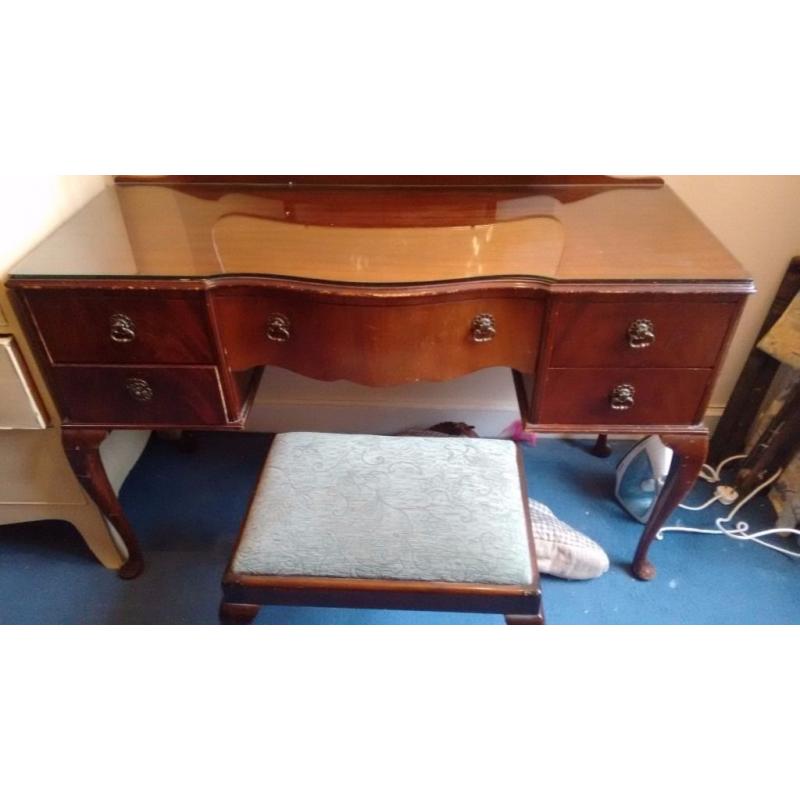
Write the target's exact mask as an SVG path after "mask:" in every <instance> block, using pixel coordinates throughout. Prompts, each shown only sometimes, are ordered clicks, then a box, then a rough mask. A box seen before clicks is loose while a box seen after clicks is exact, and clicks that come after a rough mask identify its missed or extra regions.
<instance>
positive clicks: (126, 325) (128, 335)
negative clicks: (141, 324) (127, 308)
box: [111, 314, 136, 344]
mask: <svg viewBox="0 0 800 800" xmlns="http://www.w3.org/2000/svg"><path fill="white" fill-rule="evenodd" d="M135 338H136V326H135V325H134V324H133V320H132V319H131V318H130V317H128V316H126V315H125V314H112V315H111V341H112V342H120V343H121V344H127V343H128V342H132V341H133V340H134V339H135Z"/></svg>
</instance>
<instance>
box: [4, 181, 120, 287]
mask: <svg viewBox="0 0 800 800" xmlns="http://www.w3.org/2000/svg"><path fill="white" fill-rule="evenodd" d="M106 182H107V178H106V176H104V175H2V176H0V220H2V224H0V275H3V274H4V273H5V272H7V271H8V269H9V267H11V266H13V264H14V263H15V262H16V261H18V260H19V259H20V258H21V257H22V256H24V255H25V253H27V252H28V251H29V250H30V249H31V248H33V247H34V246H35V245H37V244H38V243H39V242H40V241H42V239H44V238H45V237H46V236H47V235H48V234H49V233H50V232H51V231H53V230H54V229H55V228H57V227H58V226H59V225H60V224H61V223H62V222H64V221H65V220H66V219H68V218H69V217H71V216H72V215H73V214H74V213H75V212H76V211H77V210H78V209H79V208H80V207H81V206H83V205H85V204H86V203H87V202H89V200H91V199H92V197H94V196H95V195H96V194H97V193H98V192H100V191H101V190H102V189H103V187H104V186H105V185H106Z"/></svg>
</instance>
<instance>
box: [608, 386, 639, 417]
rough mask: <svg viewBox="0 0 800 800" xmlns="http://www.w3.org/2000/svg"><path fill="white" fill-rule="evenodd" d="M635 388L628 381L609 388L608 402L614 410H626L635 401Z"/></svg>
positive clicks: (631, 406)
mask: <svg viewBox="0 0 800 800" xmlns="http://www.w3.org/2000/svg"><path fill="white" fill-rule="evenodd" d="M635 398H636V389H634V388H633V386H631V385H630V384H629V383H620V384H619V385H618V386H615V387H614V388H613V389H612V390H611V395H610V397H609V402H610V403H611V408H613V409H614V411H627V410H628V409H629V408H633V405H634V403H635V402H636V399H635Z"/></svg>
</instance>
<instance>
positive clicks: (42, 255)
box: [7, 176, 753, 579]
mask: <svg viewBox="0 0 800 800" xmlns="http://www.w3.org/2000/svg"><path fill="white" fill-rule="evenodd" d="M7 286H8V289H9V291H10V292H11V294H12V297H13V299H14V302H15V306H16V308H17V311H18V313H19V316H20V318H21V319H22V321H23V324H24V325H25V328H26V332H27V336H28V338H29V340H30V344H31V346H32V348H33V350H34V352H35V353H36V357H37V360H38V361H39V365H40V367H41V369H42V371H43V373H44V375H45V377H46V380H47V381H48V384H49V387H50V389H51V391H52V394H53V397H54V398H55V400H56V403H57V404H58V407H59V411H60V414H61V416H62V424H63V428H62V431H63V433H62V435H63V442H64V447H65V450H66V453H67V455H68V458H69V461H70V464H71V465H72V468H73V470H74V471H75V474H76V476H77V477H78V479H79V480H80V481H81V483H82V485H83V486H84V487H85V489H86V490H87V492H88V493H89V495H90V496H91V497H92V498H93V499H94V501H95V502H96V503H97V505H98V507H99V508H100V509H101V510H102V511H103V513H104V514H105V515H106V516H107V517H108V519H109V520H110V521H111V522H112V523H113V524H114V526H115V527H116V529H117V530H118V531H119V533H120V535H121V536H122V537H123V539H124V541H125V543H126V545H127V548H128V552H129V560H128V562H127V563H126V564H125V565H124V566H123V567H122V568H121V569H120V575H121V576H122V577H128V578H130V577H135V576H136V575H138V574H139V572H140V571H141V569H142V566H143V560H142V554H141V550H140V548H139V545H138V543H137V539H136V536H135V533H134V531H133V530H132V528H131V526H130V524H129V522H128V521H127V520H126V518H125V515H124V512H123V510H122V509H121V507H120V504H119V502H118V499H117V497H116V495H115V493H114V491H113V489H112V487H111V484H110V482H109V480H108V478H107V476H106V474H105V471H104V468H103V464H102V461H101V460H100V457H99V452H98V448H99V445H100V443H101V442H102V441H103V439H104V438H105V437H106V436H107V435H108V433H109V431H111V430H114V429H159V428H171V429H174V428H179V429H209V430H241V429H242V428H243V427H244V424H245V420H246V418H247V413H248V408H249V403H250V401H251V399H252V397H253V393H254V391H255V389H256V388H257V385H258V381H259V377H260V374H261V368H262V367H263V366H265V365H274V366H280V367H284V368H287V369H290V370H293V371H296V372H298V373H300V374H303V375H306V376H308V377H312V378H317V379H321V380H326V381H330V380H337V379H347V380H350V381H354V382H357V383H360V384H364V385H367V386H390V385H396V384H401V383H407V382H412V381H442V380H447V379H450V378H455V377H458V376H461V375H465V374H467V373H470V372H473V371H475V370H479V369H483V368H486V367H498V366H502V367H507V368H509V369H511V370H513V373H514V377H515V383H516V386H517V393H518V398H519V404H520V414H521V417H522V419H523V421H524V422H525V425H526V427H527V428H528V429H530V430H533V431H539V432H548V433H594V434H599V433H602V434H606V433H610V434H636V435H646V434H653V433H655V434H658V435H660V436H661V438H662V439H663V440H664V442H665V443H666V444H667V445H668V446H669V447H671V448H672V449H673V450H674V453H675V457H674V459H673V468H672V472H671V474H670V477H669V479H668V482H667V485H666V486H665V488H664V490H663V492H662V493H661V495H660V497H659V499H658V501H657V504H656V507H655V509H654V511H653V514H652V516H651V518H650V522H649V523H648V525H647V526H646V527H645V529H644V531H643V534H642V537H641V540H640V542H639V546H638V549H637V551H636V554H635V556H634V560H633V572H634V574H635V575H636V576H637V577H639V578H641V579H649V578H652V577H653V575H654V574H655V570H654V568H653V566H652V565H651V564H650V562H649V561H648V559H647V552H648V548H649V546H650V544H651V542H652V540H653V538H654V537H655V534H656V533H657V532H658V530H659V528H660V527H661V526H662V525H663V524H664V521H665V520H666V518H667V517H668V516H669V514H670V513H671V512H672V511H673V509H674V508H675V507H676V505H677V504H678V503H679V502H680V501H681V499H682V498H683V497H684V495H685V494H686V492H687V491H688V489H689V488H690V486H691V485H692V483H693V482H694V480H695V479H696V477H697V474H698V472H699V469H700V466H701V465H702V463H703V461H704V460H705V457H706V453H707V446H708V432H707V430H706V428H705V427H704V426H703V415H704V412H705V409H706V406H707V403H708V400H709V397H710V395H711V391H712V388H713V386H714V382H715V379H716V376H717V373H718V371H719V369H720V366H721V364H722V361H723V358H724V355H725V352H726V350H727V347H728V344H729V342H730V340H731V336H732V335H733V332H734V330H735V327H736V323H737V320H738V319H739V316H740V313H741V310H742V307H743V304H744V301H745V299H746V296H747V294H748V293H750V292H752V291H753V284H752V281H751V280H750V278H749V277H748V276H747V274H746V273H745V272H744V271H743V270H742V268H741V266H740V265H739V264H738V263H737V262H736V261H735V260H734V259H733V257H732V256H731V255H730V254H729V253H728V252H727V251H726V250H725V249H724V247H723V246H722V245H721V244H720V243H719V242H718V241H717V240H716V239H715V238H714V237H713V236H712V235H711V233H710V232H709V231H708V230H707V229H706V228H705V227H704V226H703V225H702V224H701V223H700V222H699V221H698V220H697V219H696V218H695V217H694V216H693V215H692V214H691V212H690V211H689V210H688V209H687V208H686V207H685V206H684V205H683V203H682V202H681V201H680V200H679V199H678V198H677V197H676V196H675V195H674V193H673V192H672V191H671V190H670V189H669V188H668V187H666V186H664V184H663V182H662V181H661V180H660V179H655V178H648V179H612V178H605V177H598V176H590V177H577V176H566V177H558V176H547V177H527V176H513V177H493V176H480V177H466V176H447V177H435V176H403V177H374V176H369V177H347V176H323V177H309V176H303V177H296V178H289V177H264V176H212V177H194V178H187V177H178V176H164V177H159V178H132V177H131V178H118V179H117V181H116V184H115V186H113V187H109V188H107V189H106V190H105V191H104V192H103V193H101V194H100V195H99V196H98V197H97V198H95V199H94V200H93V201H92V202H90V203H89V204H88V205H87V206H86V207H85V208H84V209H82V210H81V211H80V212H79V213H78V214H77V215H76V216H74V217H73V218H72V219H71V220H70V221H68V222H67V223H66V224H65V225H64V226H62V227H61V228H60V229H58V230H57V231H56V232H55V233H53V234H52V235H51V236H50V237H49V238H48V239H47V240H45V241H44V242H43V243H42V244H41V245H40V246H39V247H37V248H36V249H35V250H34V251H33V252H31V253H30V254H29V255H28V256H26V257H25V258H24V259H23V260H22V261H21V262H20V263H19V264H18V265H17V266H16V267H15V268H14V269H13V270H12V272H11V277H10V279H9V280H8V283H7Z"/></svg>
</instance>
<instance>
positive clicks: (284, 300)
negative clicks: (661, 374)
mask: <svg viewBox="0 0 800 800" xmlns="http://www.w3.org/2000/svg"><path fill="white" fill-rule="evenodd" d="M212 302H213V306H214V316H215V318H216V321H217V326H218V330H219V336H220V341H221V344H222V347H223V350H224V351H225V353H226V359H227V364H228V366H229V367H230V368H231V369H232V370H234V371H236V370H245V369H249V368H251V367H255V366H259V365H262V364H268V365H270V366H278V367H284V368H285V369H289V370H292V371H294V372H297V373H300V374H302V375H305V376H307V377H310V378H317V379H319V380H340V379H345V380H350V381H354V382H356V383H362V384H365V385H370V386H391V385H397V384H401V383H408V382H412V381H418V380H419V381H422V380H444V379H447V378H454V377H458V376H459V375H465V374H467V373H470V372H474V371H476V370H479V369H483V368H485V367H496V366H505V367H510V368H512V369H517V370H520V371H523V372H530V371H532V370H533V369H534V368H535V364H536V359H537V355H538V345H539V340H540V331H541V323H542V317H543V306H544V303H543V301H542V300H539V299H534V298H524V297H523V298H506V297H501V298H489V299H483V300H481V299H469V300H460V299H459V300H452V299H444V300H436V301H428V302H419V301H414V302H412V301H409V302H402V303H395V304H391V305H389V304H383V303H379V302H371V303H370V302H350V303H348V302H347V301H346V300H337V301H336V302H332V301H330V300H326V299H323V298H319V297H315V296H306V295H302V294H300V293H292V292H289V291H287V292H279V291H267V290H265V291H264V292H262V293H259V292H254V291H250V292H249V293H236V292H222V291H220V292H217V293H215V294H214V296H213V298H212Z"/></svg>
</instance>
